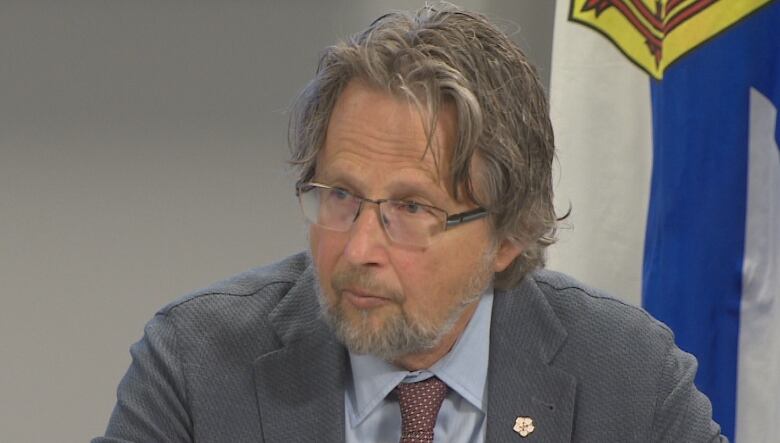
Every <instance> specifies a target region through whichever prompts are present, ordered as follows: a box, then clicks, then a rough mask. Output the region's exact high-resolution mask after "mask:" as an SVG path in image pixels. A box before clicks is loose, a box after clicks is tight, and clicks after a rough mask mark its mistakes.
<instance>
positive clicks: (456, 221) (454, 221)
mask: <svg viewBox="0 0 780 443" xmlns="http://www.w3.org/2000/svg"><path fill="white" fill-rule="evenodd" d="M304 186H310V187H311V188H319V189H327V190H340V191H343V192H346V193H347V194H349V195H350V196H352V197H353V198H355V199H357V200H358V201H359V203H358V209H357V212H355V218H354V219H353V220H352V224H354V223H355V221H356V220H357V218H358V217H359V216H360V212H361V211H362V210H363V203H365V202H369V203H374V204H375V205H377V207H378V208H380V214H381V213H382V212H381V204H382V203H386V202H391V203H407V204H408V203H414V204H415V205H418V206H422V207H424V208H427V209H433V210H434V211H438V212H441V213H442V214H444V226H443V229H442V230H441V231H440V232H444V231H447V230H448V229H449V228H453V227H455V226H458V225H461V224H464V223H468V222H472V221H475V220H479V219H481V218H485V217H487V216H488V215H489V213H488V211H487V209H485V208H484V207H482V206H480V207H477V208H474V209H470V210H468V211H464V212H459V213H457V214H453V215H449V212H447V211H446V210H444V209H442V208H439V207H436V206H433V205H427V204H424V203H418V202H414V201H409V200H406V201H405V200H396V199H392V198H380V199H371V198H366V197H361V196H359V195H356V194H354V193H352V192H350V191H347V190H346V189H343V188H339V187H337V186H329V185H326V184H323V183H318V182H313V181H310V182H298V183H297V184H296V185H295V196H296V197H298V203H299V205H300V206H301V211H303V202H302V201H301V193H302V191H301V189H302V188H303V187H304ZM310 190H311V189H308V190H307V192H308V191H310ZM305 215H306V214H305V213H304V216H305ZM307 218H308V217H307ZM312 223H314V224H316V225H318V226H321V225H319V224H318V223H316V222H312ZM351 226H352V225H350V227H351ZM323 227H325V226H323ZM325 228H326V229H329V228H327V227H325ZM382 229H384V230H385V232H387V227H386V226H385V224H384V222H383V223H382ZM348 230H349V229H346V230H345V231H343V232H346V231H348ZM437 234H438V233H437Z"/></svg>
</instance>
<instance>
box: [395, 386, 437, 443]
mask: <svg viewBox="0 0 780 443" xmlns="http://www.w3.org/2000/svg"><path fill="white" fill-rule="evenodd" d="M395 393H396V395H398V403H400V405H401V442H400V443H432V442H433V427H434V426H435V425H436V416H437V415H439V408H441V403H442V401H444V397H446V396H447V385H446V384H444V382H443V381H441V380H439V379H438V378H436V377H431V378H429V379H427V380H423V381H420V382H416V383H401V384H399V385H398V386H397V387H396V388H395Z"/></svg>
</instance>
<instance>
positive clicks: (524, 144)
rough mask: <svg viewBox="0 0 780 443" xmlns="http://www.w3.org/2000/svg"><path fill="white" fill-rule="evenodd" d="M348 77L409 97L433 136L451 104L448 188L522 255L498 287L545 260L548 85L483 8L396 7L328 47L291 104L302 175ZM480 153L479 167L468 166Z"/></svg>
mask: <svg viewBox="0 0 780 443" xmlns="http://www.w3.org/2000/svg"><path fill="white" fill-rule="evenodd" d="M352 79H360V80H362V81H364V82H367V83H368V84H370V85H373V86H376V87H378V88H383V89H384V90H387V91H388V92H391V93H393V94H396V95H399V96H405V97H407V98H408V99H409V100H411V102H413V103H415V104H416V105H417V106H418V108H420V109H421V112H423V111H424V113H423V114H422V115H427V116H428V121H427V123H426V131H427V133H428V135H429V147H430V140H431V136H432V134H433V131H434V128H435V126H436V116H437V115H438V110H439V109H440V107H441V105H442V104H443V103H445V102H446V103H452V104H454V107H455V109H456V111H457V121H458V129H457V131H458V133H457V134H456V142H455V146H454V147H453V151H452V152H451V153H450V157H451V158H450V161H449V168H450V170H449V171H448V172H449V174H448V177H450V179H451V183H449V187H450V189H451V190H453V193H454V196H455V198H456V199H459V198H462V196H461V195H459V193H465V194H466V196H465V197H466V198H469V199H471V200H472V201H473V202H475V203H476V204H479V205H481V206H483V207H484V208H486V209H487V210H488V211H489V214H490V220H491V226H492V229H493V235H494V237H493V238H494V239H495V241H496V242H498V241H500V240H504V239H509V240H510V241H515V242H517V243H518V244H519V245H520V246H521V247H522V248H523V250H522V253H521V254H520V256H518V258H517V259H515V261H514V262H513V263H512V264H510V266H509V267H508V268H507V269H505V270H504V271H503V272H501V273H498V274H497V275H496V276H495V281H494V285H495V287H497V288H499V289H504V288H509V287H511V286H514V285H515V284H517V283H518V282H519V281H520V280H521V279H522V278H523V277H524V276H525V275H526V274H527V273H528V272H529V271H531V270H533V269H534V268H537V267H543V266H544V262H545V248H546V247H547V246H549V245H550V244H552V243H553V242H554V241H555V230H556V224H557V220H556V216H555V210H554V208H553V200H552V198H553V191H552V162H553V160H554V157H555V152H554V151H555V149H554V143H553V131H552V126H551V124H550V119H549V111H548V105H547V100H546V98H545V94H544V88H543V87H542V84H541V82H540V80H539V77H538V76H537V74H536V71H535V69H534V68H533V66H531V64H530V63H529V62H528V60H527V58H526V56H525V54H523V52H522V51H521V50H520V48H519V47H518V46H517V45H516V44H515V43H513V42H512V41H511V40H510V39H509V37H508V36H507V35H506V34H505V33H503V32H502V31H500V30H499V29H498V28H497V27H496V26H494V25H493V24H491V23H490V22H489V21H488V20H487V18H485V17H484V16H482V15H480V14H478V13H474V12H469V11H465V10H462V9H460V8H458V7H456V6H454V5H451V4H436V5H426V6H424V7H423V8H421V9H419V10H418V11H416V12H414V13H405V12H393V13H389V14H386V15H383V16H381V17H380V18H378V19H377V20H375V21H374V22H373V23H372V24H371V25H370V26H369V27H368V28H367V29H366V30H364V31H363V32H360V33H358V34H356V35H354V36H352V37H351V38H349V39H348V40H346V41H343V42H339V43H337V44H336V45H334V46H331V47H329V48H327V49H326V50H325V52H324V54H323V55H322V57H321V59H320V62H319V66H318V69H317V73H316V76H315V77H314V79H313V80H312V81H311V82H309V84H308V85H307V86H306V87H305V88H304V89H303V90H302V91H301V93H300V95H299V96H298V98H297V100H296V102H295V103H294V105H293V108H292V113H291V118H290V127H289V143H290V149H291V150H292V159H291V163H292V165H294V167H295V168H296V172H297V174H298V179H299V180H300V181H301V182H305V181H309V180H311V178H312V177H313V176H314V172H315V167H316V159H317V154H318V152H319V150H320V148H321V147H322V145H323V143H324V140H325V133H326V131H327V128H328V122H329V119H330V114H331V111H332V110H333V107H334V104H335V103H336V100H337V99H338V97H339V95H340V94H341V91H342V90H343V88H344V87H345V86H346V85H347V83H349V82H350V80H352ZM475 159H478V162H477V163H478V167H474V165H473V164H472V163H473V162H474V160H475Z"/></svg>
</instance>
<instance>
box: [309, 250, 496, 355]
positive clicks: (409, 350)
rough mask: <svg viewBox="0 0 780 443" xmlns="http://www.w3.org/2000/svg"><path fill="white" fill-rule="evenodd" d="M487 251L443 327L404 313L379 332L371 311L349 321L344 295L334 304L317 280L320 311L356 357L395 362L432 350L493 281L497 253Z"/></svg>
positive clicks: (385, 323)
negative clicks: (372, 324) (373, 321)
mask: <svg viewBox="0 0 780 443" xmlns="http://www.w3.org/2000/svg"><path fill="white" fill-rule="evenodd" d="M488 252H489V253H487V254H485V258H484V260H483V262H482V267H481V268H482V269H479V270H477V272H475V273H474V274H473V275H472V277H471V279H470V280H469V281H468V282H467V284H466V285H465V286H464V287H463V288H462V292H461V300H460V302H458V303H456V304H455V305H453V306H452V307H450V308H449V312H447V313H446V316H445V319H444V321H443V322H441V324H432V323H430V322H424V321H420V320H415V319H414V318H410V316H409V315H407V313H406V312H404V311H401V312H400V313H399V314H398V315H393V316H391V317H389V318H387V319H386V321H385V322H384V324H383V325H382V327H381V328H380V329H378V330H373V329H372V328H371V327H370V324H369V315H370V313H369V312H368V311H362V312H361V316H360V320H359V321H357V322H354V321H350V319H349V318H348V317H347V315H346V314H345V313H344V310H343V309H342V308H341V307H340V303H341V302H342V299H341V296H340V295H338V294H337V297H338V298H337V300H336V301H335V303H333V304H331V303H330V302H329V301H328V299H327V297H326V296H325V294H324V293H323V289H322V285H321V284H320V282H319V278H318V277H317V284H316V288H317V299H318V300H319V304H320V312H321V314H322V316H323V318H324V319H325V321H326V322H327V324H328V325H329V326H330V328H331V330H332V331H333V333H334V334H335V335H336V337H337V338H338V340H339V341H340V342H341V343H342V344H344V346H346V347H347V349H349V350H350V351H351V352H353V353H355V354H371V355H374V356H376V357H379V358H381V359H383V360H385V361H388V362H392V361H395V360H397V359H398V358H399V357H402V356H404V355H408V354H414V353H421V352H425V351H428V350H431V349H433V348H435V347H436V346H437V345H438V344H439V343H440V342H441V340H442V338H443V337H444V336H445V335H447V334H448V333H449V332H450V331H452V328H453V327H454V326H455V324H456V323H457V321H458V319H459V318H460V317H461V315H462V314H463V311H464V310H465V309H466V308H467V307H469V306H470V305H471V304H472V303H474V302H476V301H478V300H479V299H480V298H481V296H482V293H483V292H484V290H485V289H486V288H487V287H488V285H489V284H490V283H491V282H492V273H490V266H489V265H490V262H491V261H492V260H491V259H492V258H493V257H494V254H493V253H492V251H488ZM315 275H316V273H315ZM358 278H360V277H358ZM333 290H334V291H336V289H333Z"/></svg>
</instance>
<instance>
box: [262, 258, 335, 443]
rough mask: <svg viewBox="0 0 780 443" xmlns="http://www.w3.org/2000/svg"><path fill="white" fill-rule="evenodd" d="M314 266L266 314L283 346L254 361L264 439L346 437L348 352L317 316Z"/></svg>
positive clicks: (276, 440)
mask: <svg viewBox="0 0 780 443" xmlns="http://www.w3.org/2000/svg"><path fill="white" fill-rule="evenodd" d="M312 272H313V271H312V270H311V268H309V269H307V271H306V272H304V274H303V275H302V277H301V279H300V280H299V281H298V282H297V283H296V285H295V286H294V287H293V288H292V289H290V291H289V292H288V293H287V294H286V295H285V296H284V298H283V299H282V300H281V301H280V302H279V304H278V305H277V307H276V309H275V310H274V312H273V313H272V314H271V315H270V316H269V321H270V322H271V324H272V326H273V327H274V329H275V330H276V332H277V334H278V336H279V338H280V340H281V342H282V344H283V346H282V347H281V348H280V349H278V350H275V351H273V352H270V353H268V354H265V355H263V356H261V357H260V358H258V359H257V360H256V361H255V363H254V377H255V386H256V392H257V402H258V407H259V410H260V421H261V425H262V429H263V441H265V442H291V441H344V380H345V374H346V362H347V360H346V359H347V354H346V352H345V350H344V348H343V346H342V345H341V344H339V343H338V342H337V341H336V340H335V338H334V337H333V336H332V334H331V333H330V330H329V329H328V327H327V325H326V324H325V322H324V321H323V320H322V319H321V316H320V314H319V304H318V301H317V299H316V296H315V292H314V284H315V281H314V278H313V275H312Z"/></svg>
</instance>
